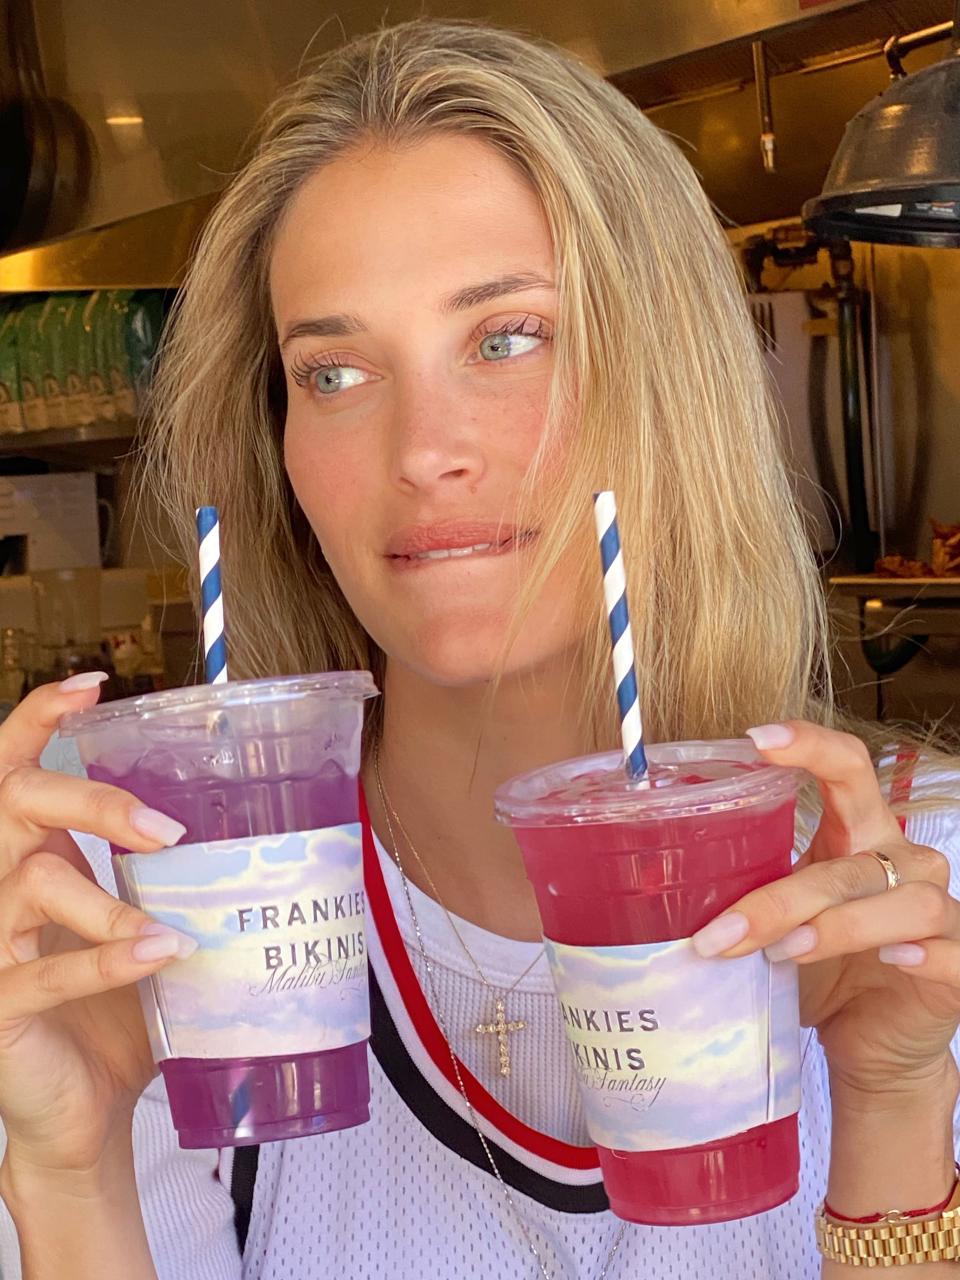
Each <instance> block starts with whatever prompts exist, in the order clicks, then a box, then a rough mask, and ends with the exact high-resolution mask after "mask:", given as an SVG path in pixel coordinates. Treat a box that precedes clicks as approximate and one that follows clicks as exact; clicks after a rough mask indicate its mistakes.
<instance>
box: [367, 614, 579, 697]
mask: <svg viewBox="0 0 960 1280" xmlns="http://www.w3.org/2000/svg"><path fill="white" fill-rule="evenodd" d="M509 626H510V620H509V619H507V618H506V617H504V618H502V619H499V618H497V619H493V620H491V619H490V618H489V616H488V617H486V618H483V619H478V618H473V619H470V621H469V623H464V622H463V621H461V622H460V623H459V624H446V625H442V626H433V627H430V628H424V627H420V628H419V629H418V630H417V631H416V633H415V634H414V635H412V636H409V637H408V639H407V643H405V644H403V645H397V646H396V647H395V648H394V649H392V650H391V649H390V648H388V650H387V652H388V653H389V654H390V656H392V657H394V658H395V659H396V660H397V661H399V662H401V663H402V664H403V665H404V666H406V667H409V668H410V669H411V670H412V671H415V672H416V673H417V675H419V676H420V677H421V678H422V679H423V680H426V681H428V682H429V683H430V684H436V685H440V686H443V687H446V688H469V687H470V686H477V685H486V684H489V683H490V682H491V681H492V680H493V679H494V678H495V677H496V676H498V675H502V676H503V677H505V678H509V677H511V676H519V675H522V674H527V673H530V672H533V671H536V670H537V669H540V668H544V667H546V666H548V665H550V664H551V663H552V662H556V661H557V660H558V659H559V658H561V657H563V658H566V657H567V656H568V645H566V644H563V643H557V644H555V645H553V644H550V643H549V639H550V638H549V637H543V638H541V642H540V643H537V642H536V641H534V643H531V639H533V637H532V636H531V635H530V634H529V632H528V630H527V629H526V628H525V629H524V631H523V632H521V634H520V636H519V637H518V638H517V640H516V642H515V643H514V645H513V648H512V649H511V651H510V652H509V653H508V654H507V656H506V661H504V654H503V644H504V639H505V637H506V635H507V634H508V630H509ZM544 640H546V641H547V643H543V641H544Z"/></svg>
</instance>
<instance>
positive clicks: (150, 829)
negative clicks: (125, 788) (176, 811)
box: [128, 805, 187, 845]
mask: <svg viewBox="0 0 960 1280" xmlns="http://www.w3.org/2000/svg"><path fill="white" fill-rule="evenodd" d="M128 817H129V821H130V825H131V827H133V829H134V830H135V831H139V832H140V834H141V835H142V836H146V837H147V839H148V840H159V842H160V843H161V844H166V845H171V844H176V843H177V841H178V840H180V839H182V838H183V836H184V835H185V834H186V831H187V828H186V827H185V826H184V825H183V823H182V822H177V820H176V818H168V817H167V815H166V814H165V813H158V812H157V810H156V809H148V808H147V807H146V805H139V806H138V807H137V808H136V809H131V810H130V813H129V815H128Z"/></svg>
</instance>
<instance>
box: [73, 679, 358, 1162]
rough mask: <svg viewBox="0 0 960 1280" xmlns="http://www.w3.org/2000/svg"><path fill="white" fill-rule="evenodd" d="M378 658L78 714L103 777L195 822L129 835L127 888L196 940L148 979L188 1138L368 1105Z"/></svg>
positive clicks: (122, 860)
mask: <svg viewBox="0 0 960 1280" xmlns="http://www.w3.org/2000/svg"><path fill="white" fill-rule="evenodd" d="M375 694H376V686H375V685H374V683H373V680H372V678H371V676H370V675H369V674H368V673H367V672H365V671H347V672H333V673H327V674H322V675H306V676H290V677H286V678H281V679H268V680H247V681H234V682H230V683H227V684H221V685H198V686H195V687H191V688H186V689H174V690H168V691H165V692H162V693H151V694H146V695H144V696H142V697H137V698H128V699H125V700H123V701H119V702H112V703H106V704H104V705H102V706H96V707H94V708H92V709H91V710H89V711H85V712H80V713H78V714H76V715H71V716H68V717H65V718H64V720H63V722H62V725H61V733H62V734H63V736H64V737H69V736H75V737H76V739H77V746H78V749H79V752H80V758H81V759H82V761H83V763H84V765H85V766H86V770H87V774H88V776H89V777H90V778H92V779H96V780H99V781H103V782H110V783H114V784H115V785H116V786H119V787H123V788H124V789H125V790H127V791H130V792H132V793H133V795H135V796H136V797H137V798H138V799H139V800H141V801H142V802H143V803H144V804H145V805H149V806H150V807H151V808H155V809H159V810H160V811H161V812H162V813H166V814H169V815H170V817H172V818H176V819H177V820H178V821H179V822H182V823H183V824H184V826H185V827H186V828H187V830H186V834H185V835H184V837H183V839H182V840H181V842H180V843H179V844H178V845H177V846H176V847H175V848H173V849H170V850H161V851H160V852H158V853H153V854H132V853H129V852H127V851H126V850H123V849H120V848H114V849H113V853H114V855H115V856H114V869H115V871H116V874H117V883H118V887H119V891H120V894H121V896H122V897H124V898H126V899H127V900H128V901H130V902H133V903H134V904H135V905H137V906H138V907H141V908H142V909H143V910H145V911H147V912H149V913H150V914H151V915H152V916H153V917H155V918H156V919H157V920H160V921H161V922H163V923H165V924H169V925H172V926H173V927H175V928H177V929H180V930H181V931H182V932H184V933H187V934H188V935H190V936H191V937H193V938H195V939H196V940H197V941H198V942H199V943H200V947H199V949H198V950H197V951H196V952H195V953H194V955H192V956H190V957H189V958H187V959H185V960H176V961H174V962H173V963H171V964H169V965H167V966H166V967H165V968H164V969H163V970H162V971H161V972H160V973H158V974H156V975H154V976H153V977H151V978H147V979H145V980H144V981H143V982H141V983H140V984H139V989H140V997H141V1002H142V1005H143V1010H144V1015H145V1018H146V1021H147V1029H148V1031H149V1034H150V1040H151V1047H152V1049H153V1053H154V1058H155V1059H156V1061H157V1062H158V1063H159V1065H160V1070H161V1072H162V1073H163V1076H164V1079H165V1081H166V1086H167V1093H168V1096H169V1099H170V1107H171V1110H172V1112H173V1119H174V1124H175V1125H176V1127H177V1131H178V1134H179V1139H180V1145H181V1146H182V1147H222V1146H231V1145H246V1144H249V1143H255V1142H272V1141H278V1140H280V1139H284V1138H297V1137H306V1136H308V1135H310V1134H315V1133H326V1132H329V1131H332V1130H334V1129H344V1128H348V1127H350V1126H352V1125H358V1124H363V1123H364V1122H365V1121H366V1120H368V1119H369V1097H370V1089H369V1081H368V1076H367V1046H366V1042H367V1039H368V1037H369V1034H370V1013H369V992H368V986H367V969H366V947H365V942H364V931H363V920H364V895H363V874H362V861H361V841H360V825H359V787H358V780H357V779H358V772H359V768H360V736H361V728H362V722H363V706H364V701H365V700H366V699H367V698H370V697H372V696H374V695H375Z"/></svg>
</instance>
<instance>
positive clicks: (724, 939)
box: [691, 911, 750, 960]
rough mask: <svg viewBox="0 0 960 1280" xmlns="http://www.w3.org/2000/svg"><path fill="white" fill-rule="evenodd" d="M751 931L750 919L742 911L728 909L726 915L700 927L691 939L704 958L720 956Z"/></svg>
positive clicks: (695, 948) (697, 951) (698, 952)
mask: <svg viewBox="0 0 960 1280" xmlns="http://www.w3.org/2000/svg"><path fill="white" fill-rule="evenodd" d="M749 932H750V921H749V920H748V919H747V917H746V916H745V915H744V914H743V912H741V911H728V912H727V913H726V915H723V916H717V918H716V920H711V921H710V923H709V924H705V925H704V926H703V928H702V929H699V930H698V931H697V932H696V933H695V934H694V935H693V938H692V939H691V941H692V942H693V949H694V951H696V953H697V954H698V955H700V956H703V958H704V960H709V959H710V958H711V957H712V956H718V955H720V953H721V952H722V951H729V949H730V948H731V947H735V946H736V945H737V943H738V942H742V941H743V940H744V938H745V937H746V936H747V934H748V933H749Z"/></svg>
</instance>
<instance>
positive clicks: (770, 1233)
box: [0, 779, 960, 1280]
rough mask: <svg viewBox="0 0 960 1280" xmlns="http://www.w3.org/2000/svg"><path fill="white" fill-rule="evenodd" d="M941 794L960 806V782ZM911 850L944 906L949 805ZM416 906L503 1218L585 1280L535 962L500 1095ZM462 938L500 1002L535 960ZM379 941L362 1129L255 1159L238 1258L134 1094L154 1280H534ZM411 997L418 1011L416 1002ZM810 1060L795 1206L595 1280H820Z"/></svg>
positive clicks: (3, 1227)
mask: <svg viewBox="0 0 960 1280" xmlns="http://www.w3.org/2000/svg"><path fill="white" fill-rule="evenodd" d="M950 782H951V787H952V791H953V792H954V793H960V788H958V786H957V782H956V780H955V779H951V780H950ZM908 834H909V835H910V838H911V839H913V840H915V841H917V842H918V843H922V844H928V845H931V846H933V847H935V848H939V849H941V850H942V851H943V852H945V853H947V854H948V855H949V856H950V857H951V862H952V863H953V867H954V884H953V891H954V893H955V894H957V893H958V891H960V808H958V810H957V811H955V812H949V813H944V812H943V811H940V812H938V813H929V814H919V815H917V816H916V817H915V818H914V819H913V820H912V821H911V824H910V827H909V831H908ZM81 839H83V841H84V845H85V851H86V852H87V854H88V856H89V857H90V859H91V861H92V863H93V864H94V868H95V870H96V871H97V874H98V876H99V877H100V878H101V881H102V883H104V884H105V885H106V886H107V887H110V888H112V876H111V873H110V869H109V858H108V854H107V851H106V846H105V845H104V844H103V843H102V842H101V841H92V840H90V839H89V838H81ZM376 856H377V860H378V863H379V866H380V868H381V871H382V875H383V886H384V888H385V891H386V894H387V895H388V897H389V900H390V902H391V903H392V905H393V908H394V911H395V919H396V925H397V927H398V929H399V935H398V936H399V937H401V938H402V940H403V943H404V944H405V949H406V952H407V954H408V955H409V956H410V959H411V961H412V964H413V970H414V972H415V973H416V976H417V978H419V979H420V983H421V984H422V987H423V989H425V990H426V992H427V993H428V994H429V992H430V987H429V984H428V983H427V981H426V974H425V972H424V971H423V963H422V960H421V959H420V957H419V952H418V948H417V942H416V936H415V933H414V930H413V926H412V923H411V921H410V918H409V912H408V909H407V904H406V900H405V898H404V896H403V892H402V889H401V887H400V883H399V876H398V873H397V871H396V867H395V866H394V864H393V862H392V861H391V860H390V859H389V858H388V856H387V855H386V853H385V852H384V851H383V850H382V849H381V848H380V847H379V846H377V854H376ZM368 891H369V890H368ZM411 894H412V896H413V902H414V907H415V910H416V912H417V915H418V918H419V920H420V925H421V929H422V931H423V935H424V941H425V946H426V950H427V953H428V955H429V956H430V957H431V960H432V962H433V965H434V973H435V978H436V983H437V987H438V993H439V997H440V1002H441V1004H442V1006H443V1007H442V1013H443V1016H444V1019H445V1021H446V1023H447V1026H448V1029H449V1030H450V1032H451V1036H452V1038H453V1042H454V1047H455V1048H456V1050H457V1052H458V1054H459V1055H460V1057H461V1059H462V1060H463V1062H464V1063H465V1065H466V1066H467V1067H468V1068H469V1070H470V1072H472V1073H473V1074H474V1075H476V1076H477V1077H478V1078H479V1079H480V1080H481V1081H482V1082H483V1084H484V1085H485V1086H486V1087H487V1089H489V1091H490V1093H491V1094H492V1095H493V1098H494V1100H495V1103H500V1104H501V1105H502V1107H503V1109H504V1112H505V1113H506V1114H505V1118H503V1123H502V1124H500V1123H498V1121H497V1115H496V1114H494V1116H493V1119H492V1120H491V1119H489V1118H484V1119H483V1124H484V1128H485V1130H486V1132H487V1134H488V1136H489V1138H490V1141H491V1142H492V1143H493V1149H494V1151H495V1154H496V1156H497V1158H498V1161H499V1163H500V1166H501V1172H502V1173H503V1175H504V1178H505V1179H506V1180H507V1181H508V1182H509V1183H510V1184H511V1196H512V1198H513V1201H514V1204H515V1205H516V1207H517V1210H518V1211H519V1212H520V1213H521V1214H522V1215H523V1218H524V1220H525V1222H526V1224H527V1228H528V1230H529V1232H530V1234H531V1237H532V1239H533V1240H534V1243H535V1244H536V1247H537V1250H538V1251H539V1253H540V1255H541V1257H542V1258H543V1259H544V1264H545V1266H546V1269H547V1272H548V1274H549V1275H550V1277H551V1278H552V1280H553V1278H556V1280H595V1278H596V1277H598V1276H599V1275H600V1273H601V1270H602V1268H603V1265H604V1262H605V1261H606V1259H607V1255H608V1252H609V1249H610V1246H611V1244H612V1243H613V1241H614V1239H615V1238H616V1235H617V1232H618V1230H619V1227H620V1223H619V1221H618V1220H617V1219H616V1218H614V1217H613V1216H612V1215H611V1214H610V1212H609V1211H608V1210H607V1209H606V1208H605V1201H604V1198H603V1193H602V1189H601V1188H600V1186H599V1185H598V1182H597V1174H596V1170H595V1169H590V1168H580V1169H578V1168H571V1167H569V1163H567V1162H565V1161H566V1157H565V1154H564V1153H565V1152H568V1151H569V1150H570V1146H569V1144H586V1143H587V1135H586V1130H585V1127H584V1123H583V1116H582V1112H581V1109H580V1105H579V1101H578V1096H577V1087H576V1081H575V1078H574V1073H573V1068H572V1062H571V1055H570V1053H569V1050H568V1047H567V1044H566V1041H565V1038H564V1031H563V1023H562V1020H561V1018H560V1015H559V1012H558V1008H557V1004H556V1001H555V999H554V997H553V995H552V989H551V986H550V980H549V976H548V973H547V971H546V963H545V961H542V960H541V961H540V962H539V963H538V964H536V965H535V966H534V967H533V969H532V971H531V973H530V974H529V975H528V976H527V977H526V978H524V979H523V981H522V982H521V983H520V984H519V986H518V988H517V989H516V991H514V992H513V993H512V995H511V996H510V998H509V1001H508V1012H509V1015H510V1017H511V1018H520V1019H523V1020H524V1021H526V1023H527V1027H526V1029H525V1030H524V1031H522V1032H519V1033H516V1034H515V1035H513V1036H511V1052H512V1066H513V1070H512V1074H511V1076H510V1077H509V1078H508V1079H506V1080H502V1079H501V1078H500V1077H499V1076H498V1074H497V1070H496V1067H497V1057H496V1054H497V1051H496V1043H495V1039H494V1037H492V1036H483V1037H481V1036H477V1035H476V1034H475V1032H474V1030H473V1029H474V1027H475V1026H476V1024H477V1023H478V1022H480V1021H486V1020H487V1019H488V1018H489V1016H490V1004H491V1001H490V994H489V992H488V991H487V990H486V989H485V988H484V987H483V985H482V984H481V982H480V981H479V979H478V977H477V975H476V972H475V970H474V969H473V967H472V965H471V964H470V962H469V961H468V960H467V958H466V956H465V955H464V954H463V952H462V950H461V949H460V947H459V944H458V943H457V940H456V938H455V937H454V936H453V933H452V931H451V929H450V925H449V922H448V921H447V920H446V918H445V916H444V915H443V913H442V912H441V910H440V908H439V907H438V906H437V904H436V903H434V902H433V901H432V900H431V899H429V898H427V897H426V896H425V895H423V894H422V893H420V892H419V891H418V890H417V889H416V888H414V887H413V886H411ZM457 925H458V927H459V928H460V930H461V932H462V934H463V936H464V938H465V939H466V941H467V944H468V946H469V947H470V949H471V951H472V952H473V954H474V955H475V956H476V958H477V960H478V961H479V963H480V966H481V968H482V969H483V971H484V972H485V973H486V974H487V976H488V977H489V978H490V980H491V981H492V982H493V983H495V984H497V985H501V986H502V987H507V986H509V985H510V983H511V982H512V981H513V980H514V978H515V977H516V976H517V974H519V973H521V972H522V971H523V970H524V968H526V966H527V965H528V964H529V963H530V961H531V960H532V959H533V958H534V956H535V955H536V954H537V951H538V950H539V944H534V943H522V942H516V941H513V940H509V939H504V938H501V937H498V936H496V935H494V934H492V933H489V932H487V931H485V930H482V929H480V928H478V927H476V926H474V925H471V924H469V923H468V922H466V921H462V920H459V919H458V920H457ZM380 932H381V931H380V930H378V929H377V928H376V926H375V924H374V923H373V922H372V921H371V922H369V923H368V936H369V942H370V960H371V964H372V970H373V974H374V978H375V981H374V984H373V998H374V1005H375V1014H376V1016H375V1036H374V1041H375V1051H374V1050H371V1054H370V1077H371V1091H372V1092H371V1120H370V1122H369V1123H368V1124H366V1125H363V1126H360V1127H358V1128H356V1129H350V1130H344V1131H342V1132H339V1133H333V1134H328V1135H325V1136H323V1137H317V1138H310V1139H300V1140H297V1141H292V1142H280V1143H274V1144H269V1145H266V1146H264V1147H262V1148H261V1151H260V1162H259V1170H258V1174H257V1181H256V1190H255V1196H254V1202H253V1211H252V1216H251V1221H250V1228H249V1235H248V1238H247V1243H246V1248H245V1250H244V1254H243V1256H242V1257H241V1255H240V1251H239V1248H238V1246H237V1239H236V1233H235V1227H234V1221H233V1203H232V1201H231V1198H230V1191H229V1188H230V1174H231V1168H232V1158H233V1153H232V1151H230V1150H226V1151H223V1152H217V1151H200V1152H186V1151H181V1150H180V1149H179V1148H178V1146H177V1143H176V1136H175V1133H174V1130H173V1126H172V1123H171V1119H170V1113H169V1109H168V1107H167V1103H166V1098H165V1095H164V1092H163V1086H162V1082H161V1081H160V1080H158V1081H155V1082H154V1084H152V1085H151V1086H150V1088H149V1089H148V1090H147V1091H146V1093H145V1094H144V1096H143V1098H142V1099H141V1101H140V1104H139V1105H138V1108H137V1112H136V1116H135V1151H136V1159H137V1180H138V1187H139V1191H140V1198H141V1203H142V1206H143V1212H144V1218H145V1222H146V1227H147V1233H148V1237H149V1240H150V1246H151V1249H152V1252H153V1257H154V1262H155V1266H156V1270H157V1275H158V1277H159V1280H321V1278H322V1277H325V1276H327V1275H329V1274H337V1275H340V1276H343V1277H344V1278H345V1280H383V1277H385V1276H390V1277H397V1278H398V1280H407V1278H409V1280H414V1278H417V1280H419V1278H420V1277H429V1278H430V1280H465V1277H474V1276H476V1277H484V1280H485V1278H486V1277H488V1276H491V1275H496V1276H497V1277H498V1280H537V1277H538V1276H539V1275H540V1272H539V1270H538V1268H537V1265H536V1263H535V1262H534V1260H533V1258H532V1256H531V1254H530V1252H529V1249H528V1246H527V1244H526V1242H525V1240H524V1237H523V1234H522V1231H521V1229H520V1227H519V1225H518V1224H517V1222H516V1220H515V1217H514V1215H513V1213H512V1212H511V1210H510V1208H509V1206H508V1204H507V1203H506V1197H505V1195H504V1192H503V1189H502V1187H501V1186H500V1184H499V1183H498V1182H497V1180H496V1179H495V1178H494V1176H493V1174H492V1173H491V1171H490V1168H489V1165H488V1164H487V1162H486V1159H485V1157H484V1154H483V1151H482V1148H481V1145H480V1142H479V1139H478V1137H477V1134H476V1132H475V1130H474V1129H473V1127H472V1126H471V1125H470V1123H469V1121H468V1119H467V1117H466V1107H465V1105H464V1103H463V1100H462V1098H461V1097H460V1095H459V1093H458V1091H457V1090H456V1088H455V1087H453V1086H452V1085H451V1084H450V1082H449V1080H448V1079H446V1078H445V1077H444V1075H443V1072H442V1071H441V1070H440V1068H439V1066H438V1065H437V1061H438V1060H435V1059H434V1058H432V1057H431V1054H430V1051H429V1046H425V1043H424V1036H423V1034H422V1031H423V1028H422V1027H419V1028H418V1026H417V1025H416V1018H415V1014H414V1016H411V1015H410V1012H409V1009H408V1007H407V1000H405V996H404V992H403V991H402V990H400V987H399V986H398V981H397V977H396V975H395V974H394V973H393V971H392V969H391V966H390V965H389V964H387V963H386V957H385V954H384V947H383V940H382V939H381V937H380ZM406 997H407V999H412V996H411V993H410V992H409V991H408V992H407V993H406ZM421 998H422V991H421ZM954 1047H955V1049H956V1047H957V1045H956V1042H955V1046H954ZM803 1064H804V1065H803V1076H802V1089H803V1105H802V1109H801V1112H800V1140H801V1160H802V1166H801V1185H800V1192H799V1194H798V1195H797V1196H796V1197H795V1198H794V1199H793V1200H792V1201H791V1202H790V1203H788V1204H786V1205H783V1206H782V1207H780V1208H778V1209H775V1210H773V1211H771V1212H769V1213H766V1214H762V1215H759V1216H757V1217H753V1218H747V1219H743V1220H740V1221H736V1222H730V1223H724V1224H721V1225H716V1226H702V1227H687V1228H653V1227H645V1226H636V1225H628V1226H627V1229H626V1233H625V1235H624V1237H623V1241H622V1243H621V1245H620V1248H619V1250H618V1252H617V1254H616V1256H615V1257H614V1259H613V1261H612V1262H611V1263H610V1266H609V1268H608V1270H607V1280H627V1277H630V1278H631V1280H635V1278H639V1277H642V1278H643V1280H679V1278H681V1277H683V1278H686V1277H700V1276H711V1277H713V1276H717V1277H731V1278H735V1280H815V1278H816V1277H818V1276H819V1275H820V1263H819V1258H818V1255H817V1253H816V1249H815V1245H814V1233H813V1215H814V1212H815V1210H816V1208H817V1205H818V1203H819V1201H820V1199H821V1197H822V1195H823V1192H824V1188H825V1185H826V1177H827V1161H828V1155H829V1137H830V1108H829V1093H828V1080H827V1072H826V1065H825V1061H824V1058H823V1054H822V1051H821V1049H820V1046H819V1044H818V1042H817V1040H816V1037H815V1036H814V1035H812V1034H811V1033H807V1032H805V1033H804V1050H803ZM531 1131H535V1132H536V1134H538V1135H539V1140H538V1142H536V1143H531V1144H530V1145H531V1146H535V1147H536V1150H528V1149H527V1147H526V1145H525V1143H524V1141H523V1135H524V1134H525V1133H528V1132H531ZM518 1135H519V1137H518ZM558 1153H559V1154H558ZM555 1157H557V1158H555ZM19 1277H20V1272H19V1263H18V1252H17V1246H16V1237H15V1234H14V1231H13V1228H12V1224H11V1223H10V1220H9V1217H8V1216H7V1214H6V1212H5V1211H4V1210H3V1209H2V1205H0V1278H2V1280H19Z"/></svg>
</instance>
